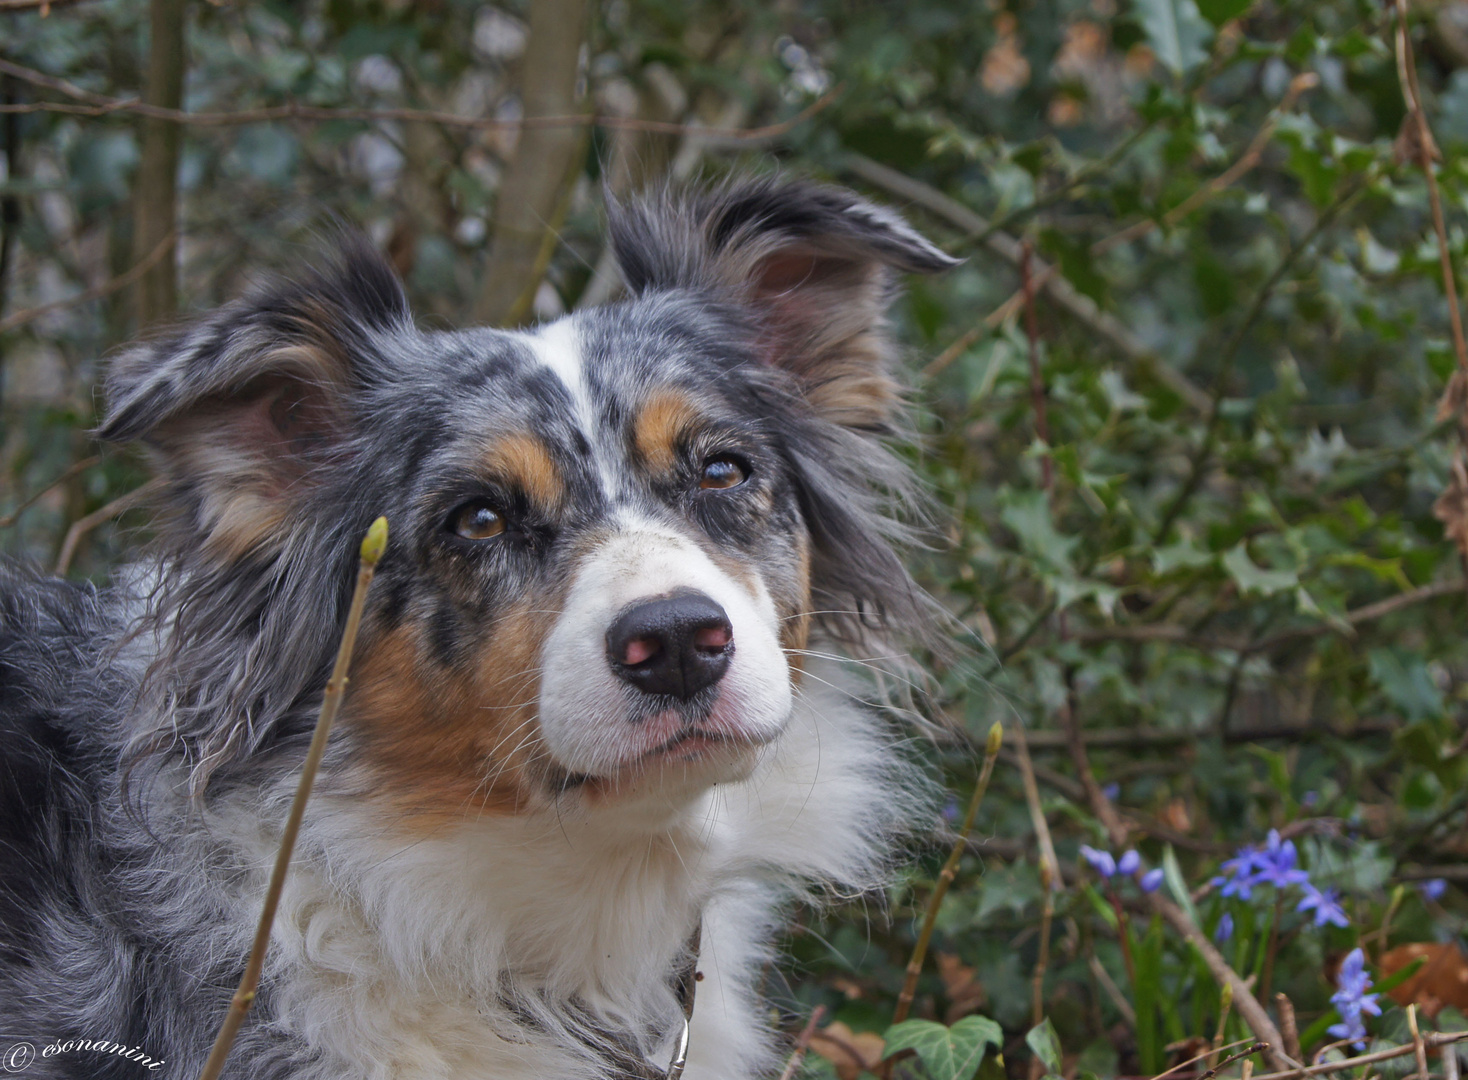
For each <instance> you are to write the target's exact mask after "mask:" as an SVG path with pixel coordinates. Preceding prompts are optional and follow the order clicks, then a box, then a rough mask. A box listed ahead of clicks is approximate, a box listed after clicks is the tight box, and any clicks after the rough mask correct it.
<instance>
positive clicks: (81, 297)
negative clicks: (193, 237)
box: [0, 232, 178, 334]
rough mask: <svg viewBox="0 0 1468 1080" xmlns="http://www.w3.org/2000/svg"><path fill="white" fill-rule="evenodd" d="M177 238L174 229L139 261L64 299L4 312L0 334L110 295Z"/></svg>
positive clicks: (144, 269)
mask: <svg viewBox="0 0 1468 1080" xmlns="http://www.w3.org/2000/svg"><path fill="white" fill-rule="evenodd" d="M177 238H178V233H177V232H170V233H169V234H168V235H167V236H165V237H164V238H163V239H162V240H160V241H158V245H157V246H156V247H155V248H153V250H152V251H150V252H148V254H147V255H146V256H144V257H143V259H142V261H141V262H138V263H135V264H134V265H133V266H132V267H131V268H129V269H128V270H127V271H126V272H124V273H122V274H119V275H118V276H117V277H115V278H109V279H108V280H106V281H104V282H102V284H100V285H94V286H92V287H91V288H90V289H84V290H83V291H81V292H79V293H77V294H76V295H75V296H68V297H67V298H66V299H64V300H55V301H52V302H51V303H49V304H41V305H40V306H39V307H33V308H22V309H21V310H20V311H17V312H14V313H12V314H10V315H7V316H5V318H3V319H0V334H3V333H5V332H6V331H7V330H14V329H15V328H16V327H17V326H24V325H25V324H26V323H28V322H31V321H33V320H35V319H39V318H40V317H41V316H42V315H49V314H51V312H53V311H62V310H65V309H66V308H71V307H76V306H78V305H80V304H85V303H87V302H88V301H91V300H100V299H101V298H102V297H104V296H110V295H111V294H112V293H115V292H117V291H118V290H119V289H125V288H127V287H128V286H129V285H131V284H133V282H135V281H137V280H138V278H140V277H142V276H143V275H144V274H146V273H147V272H148V271H149V270H151V269H153V267H154V266H156V265H157V263H158V261H159V260H160V259H162V258H163V256H164V255H166V254H168V253H169V252H170V251H172V250H173V242H174V240H176V239H177Z"/></svg>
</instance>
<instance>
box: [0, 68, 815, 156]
mask: <svg viewBox="0 0 1468 1080" xmlns="http://www.w3.org/2000/svg"><path fill="white" fill-rule="evenodd" d="M0 74H4V75H10V76H12V77H14V78H17V79H20V80H22V81H23V82H28V83H30V84H31V85H33V86H41V87H45V88H46V89H48V90H54V91H56V92H58V93H61V94H64V95H65V96H67V97H69V98H72V99H74V100H75V101H77V102H78V104H74V105H68V104H64V103H59V102H53V101H38V102H30V103H27V104H23V105H3V106H0V114H3V113H37V112H46V113H63V114H66V115H71V116H113V115H117V114H123V115H129V116H146V117H150V118H152V119H155V120H168V121H171V122H173V123H176V124H189V125H192V126H196V127H230V126H235V125H240V124H264V123H273V122H275V121H279V120H310V121H330V120H364V121H382V120H394V121H401V122H418V123H428V124H439V125H442V126H444V127H456V128H469V129H474V130H479V131H528V130H531V129H533V128H556V127H586V126H591V125H595V126H597V127H603V128H616V129H618V130H626V131H650V132H655V133H660V134H664V135H683V134H687V133H689V132H692V131H697V132H698V134H699V135H700V136H701V137H703V138H717V139H728V140H735V141H739V142H751V141H758V140H761V139H769V138H773V137H775V136H777V135H783V134H785V133H786V132H788V131H790V130H791V129H792V128H794V127H796V126H797V125H798V124H801V123H803V122H804V121H806V120H808V119H810V118H811V117H812V116H814V115H815V114H816V113H818V112H821V111H822V110H823V109H825V108H827V107H828V106H829V105H830V104H831V103H832V102H834V101H835V100H836V98H837V97H838V96H839V95H840V93H841V91H842V89H843V87H842V86H841V85H840V84H838V85H836V86H834V87H832V88H831V89H830V90H828V91H827V92H826V93H825V94H823V95H821V97H819V98H817V99H816V100H815V101H813V102H811V103H810V104H809V105H807V106H806V107H805V108H804V109H801V110H800V112H798V113H796V114H795V115H794V116H792V117H790V118H789V119H787V120H781V121H780V122H779V123H775V124H766V125H764V126H763V127H757V128H744V129H720V128H695V127H692V126H690V125H688V124H678V123H672V122H668V121H662V120H644V119H641V118H638V117H631V116H608V115H605V114H601V113H585V114H581V113H575V114H570V115H564V116H536V117H525V118H522V119H519V120H504V119H497V118H494V117H485V116H459V115H458V114H456V113H450V112H437V111H434V110H431V109H342V108H334V107H331V106H320V105H302V104H300V103H298V102H290V103H289V104H286V105H272V106H268V107H265V108H260V109H239V110H234V111H226V112H188V111H186V110H183V109H169V108H165V107H163V106H161V105H148V104H146V103H144V102H142V101H138V100H135V99H133V98H113V97H107V96H106V95H103V94H94V93H92V92H91V91H89V90H83V89H82V88H81V87H79V86H77V85H75V84H74V83H69V82H67V81H66V80H64V79H58V78H56V77H55V76H52V75H47V74H45V73H44V72H41V71H36V70H35V69H33V68H28V67H24V66H22V65H21V64H17V63H14V62H12V61H9V60H0Z"/></svg>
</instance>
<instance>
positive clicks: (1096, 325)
mask: <svg viewBox="0 0 1468 1080" xmlns="http://www.w3.org/2000/svg"><path fill="white" fill-rule="evenodd" d="M842 164H843V165H844V166H845V168H846V169H847V170H848V171H850V172H852V173H854V174H856V175H857V176H859V177H861V178H862V179H863V180H865V181H867V182H868V183H870V184H873V185H875V186H877V187H880V188H882V189H884V190H886V191H888V192H890V193H891V194H893V195H896V196H898V197H899V198H903V199H907V200H908V201H910V202H912V203H913V204H914V205H917V206H921V207H923V208H924V209H925V210H928V211H930V212H932V213H934V214H936V215H937V216H939V217H941V218H943V219H944V220H946V221H948V222H949V223H950V224H952V225H954V226H956V227H957V228H959V229H961V230H962V231H964V232H965V233H969V234H972V235H975V236H985V240H984V246H985V247H987V248H988V249H989V250H990V251H992V252H993V253H994V254H995V255H998V256H999V257H1000V258H1001V259H1003V260H1004V261H1006V262H1008V263H1009V264H1010V265H1012V266H1015V267H1018V266H1019V264H1020V259H1021V257H1022V253H1021V251H1020V242H1019V241H1018V240H1016V239H1015V238H1014V237H1012V236H1010V235H1009V234H1008V233H1002V232H992V233H991V232H989V231H988V230H989V222H988V221H987V220H985V219H984V218H983V217H982V216H981V215H979V214H977V213H975V212H974V211H972V210H970V209H969V208H968V207H967V206H965V205H964V204H963V203H961V202H959V201H958V200H956V199H951V198H949V197H948V196H947V195H944V194H943V193H942V192H941V191H939V190H938V189H937V188H935V187H932V186H931V185H929V184H925V183H923V182H922V181H920V180H914V179H913V178H912V177H910V176H908V175H906V174H905V173H901V172H898V171H897V170H896V169H893V168H890V167H889V166H887V165H883V164H881V163H880V162H876V161H873V160H872V159H871V158H867V157H863V156H861V155H860V154H848V155H847V156H846V157H845V158H843V159H842ZM1033 269H1034V273H1035V277H1036V279H1037V280H1038V279H1040V278H1041V277H1042V276H1045V277H1046V281H1045V293H1046V295H1047V296H1049V297H1050V299H1051V300H1052V301H1053V302H1054V303H1055V305H1056V306H1057V307H1059V308H1060V309H1061V310H1063V311H1064V312H1066V314H1068V315H1069V316H1070V317H1071V318H1073V319H1075V320H1076V321H1078V322H1080V323H1083V324H1084V325H1085V326H1087V327H1089V328H1090V330H1091V331H1092V332H1093V333H1094V334H1096V336H1097V337H1099V338H1100V339H1101V340H1102V341H1105V342H1106V343H1107V344H1108V345H1109V346H1110V347H1111V348H1112V349H1114V350H1116V351H1117V352H1119V353H1120V354H1121V355H1122V356H1124V357H1125V358H1126V359H1127V360H1128V361H1129V362H1131V363H1133V364H1135V365H1137V366H1138V367H1141V368H1143V369H1145V370H1146V371H1148V372H1149V373H1150V374H1151V376H1152V377H1153V378H1154V379H1156V380H1157V381H1159V382H1161V383H1163V384H1164V385H1165V386H1167V387H1168V388H1169V389H1170V390H1172V391H1173V393H1175V394H1177V395H1178V396H1179V397H1181V398H1182V399H1183V400H1184V401H1186V402H1187V403H1188V404H1189V405H1191V406H1193V407H1194V408H1195V409H1197V410H1199V411H1200V412H1201V411H1202V410H1203V409H1205V408H1207V406H1208V395H1207V394H1206V393H1204V392H1203V390H1201V389H1200V388H1199V387H1197V386H1195V385H1194V384H1193V383H1192V382H1190V381H1189V380H1188V378H1187V377H1186V376H1184V375H1183V374H1181V373H1180V372H1178V371H1175V370H1173V369H1172V368H1170V367H1168V366H1167V365H1166V364H1165V363H1163V362H1162V360H1161V359H1160V358H1159V357H1158V356H1157V354H1156V353H1155V352H1153V351H1152V350H1151V349H1149V348H1148V347H1147V346H1146V345H1144V344H1143V343H1142V342H1141V340H1140V339H1138V338H1137V337H1136V335H1134V334H1133V333H1132V332H1131V331H1130V330H1128V329H1127V328H1126V327H1125V326H1124V325H1122V323H1121V320H1119V319H1117V318H1116V317H1115V316H1114V315H1111V314H1110V313H1109V312H1105V311H1102V310H1101V309H1100V308H1099V307H1097V306H1096V302H1095V301H1094V300H1092V299H1091V298H1090V297H1089V296H1086V295H1085V294H1084V293H1082V292H1080V291H1078V290H1077V289H1076V287H1075V286H1074V285H1072V284H1071V283H1070V282H1069V281H1067V280H1066V279H1065V277H1064V276H1060V275H1057V276H1055V277H1053V278H1051V277H1048V276H1047V271H1048V266H1047V264H1045V263H1044V262H1042V261H1041V260H1038V259H1037V260H1035V262H1034V266H1033ZM999 321H1001V320H996V321H995V322H993V323H992V325H993V326H997V325H998V324H999ZM986 325H990V324H987V323H986ZM979 333H982V330H980V331H978V332H977V333H974V335H973V337H974V339H977V337H978V335H979ZM971 343H972V341H970V344H971ZM964 348H967V345H965V346H964ZM962 351H963V349H958V350H956V351H954V350H953V349H952V348H951V347H950V349H947V350H944V352H943V354H942V356H940V357H939V359H943V358H944V357H948V359H947V360H946V361H945V362H944V363H943V364H942V365H939V363H938V360H934V361H932V362H930V363H929V364H928V365H927V367H925V368H924V369H923V370H922V372H921V375H922V377H924V378H931V377H932V376H934V375H936V374H937V373H938V372H939V371H941V370H942V369H943V367H946V366H947V365H948V364H949V363H951V362H952V360H953V359H954V358H956V357H957V356H958V355H959V353H961V352H962ZM950 353H951V356H950Z"/></svg>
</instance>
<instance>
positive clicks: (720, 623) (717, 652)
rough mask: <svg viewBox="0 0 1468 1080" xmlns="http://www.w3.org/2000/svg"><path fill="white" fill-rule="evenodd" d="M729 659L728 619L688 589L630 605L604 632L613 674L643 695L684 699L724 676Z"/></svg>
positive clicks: (731, 652)
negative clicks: (664, 695) (665, 695)
mask: <svg viewBox="0 0 1468 1080" xmlns="http://www.w3.org/2000/svg"><path fill="white" fill-rule="evenodd" d="M733 655H734V627H733V626H731V625H730V624H729V616H728V615H727V614H726V613H725V611H724V609H723V608H722V607H720V606H719V605H718V604H717V603H716V602H715V601H714V599H713V597H710V596H705V595H704V594H703V593H701V592H693V591H692V590H688V591H684V592H678V593H674V594H673V595H672V596H665V597H661V598H659V599H657V600H644V601H642V602H640V603H637V604H633V605H632V606H631V607H629V608H627V609H626V610H625V611H623V612H622V614H620V615H618V616H617V619H616V621H615V622H613V623H612V626H611V629H609V630H608V631H607V659H608V660H609V661H610V662H611V665H612V670H613V671H615V672H616V673H617V675H618V676H619V677H620V678H623V679H626V680H627V681H628V682H629V683H631V684H632V685H633V686H635V687H637V689H639V690H641V691H642V692H643V693H645V694H667V695H668V696H669V697H675V698H680V699H682V700H684V701H687V700H688V699H689V698H691V697H692V696H693V695H694V694H696V693H698V692H699V691H700V690H702V689H703V688H704V687H706V686H712V685H713V684H714V683H716V682H718V681H719V680H720V679H721V678H723V677H724V672H725V671H727V670H728V669H729V657H731V656H733Z"/></svg>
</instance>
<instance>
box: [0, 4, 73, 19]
mask: <svg viewBox="0 0 1468 1080" xmlns="http://www.w3.org/2000/svg"><path fill="white" fill-rule="evenodd" d="M84 2H85V0H0V14H7V15H8V14H10V13H12V12H19V11H40V13H41V18H43V19H44V18H46V17H47V16H48V15H50V14H51V9H52V8H59V7H70V6H71V5H72V4H80V3H84Z"/></svg>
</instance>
